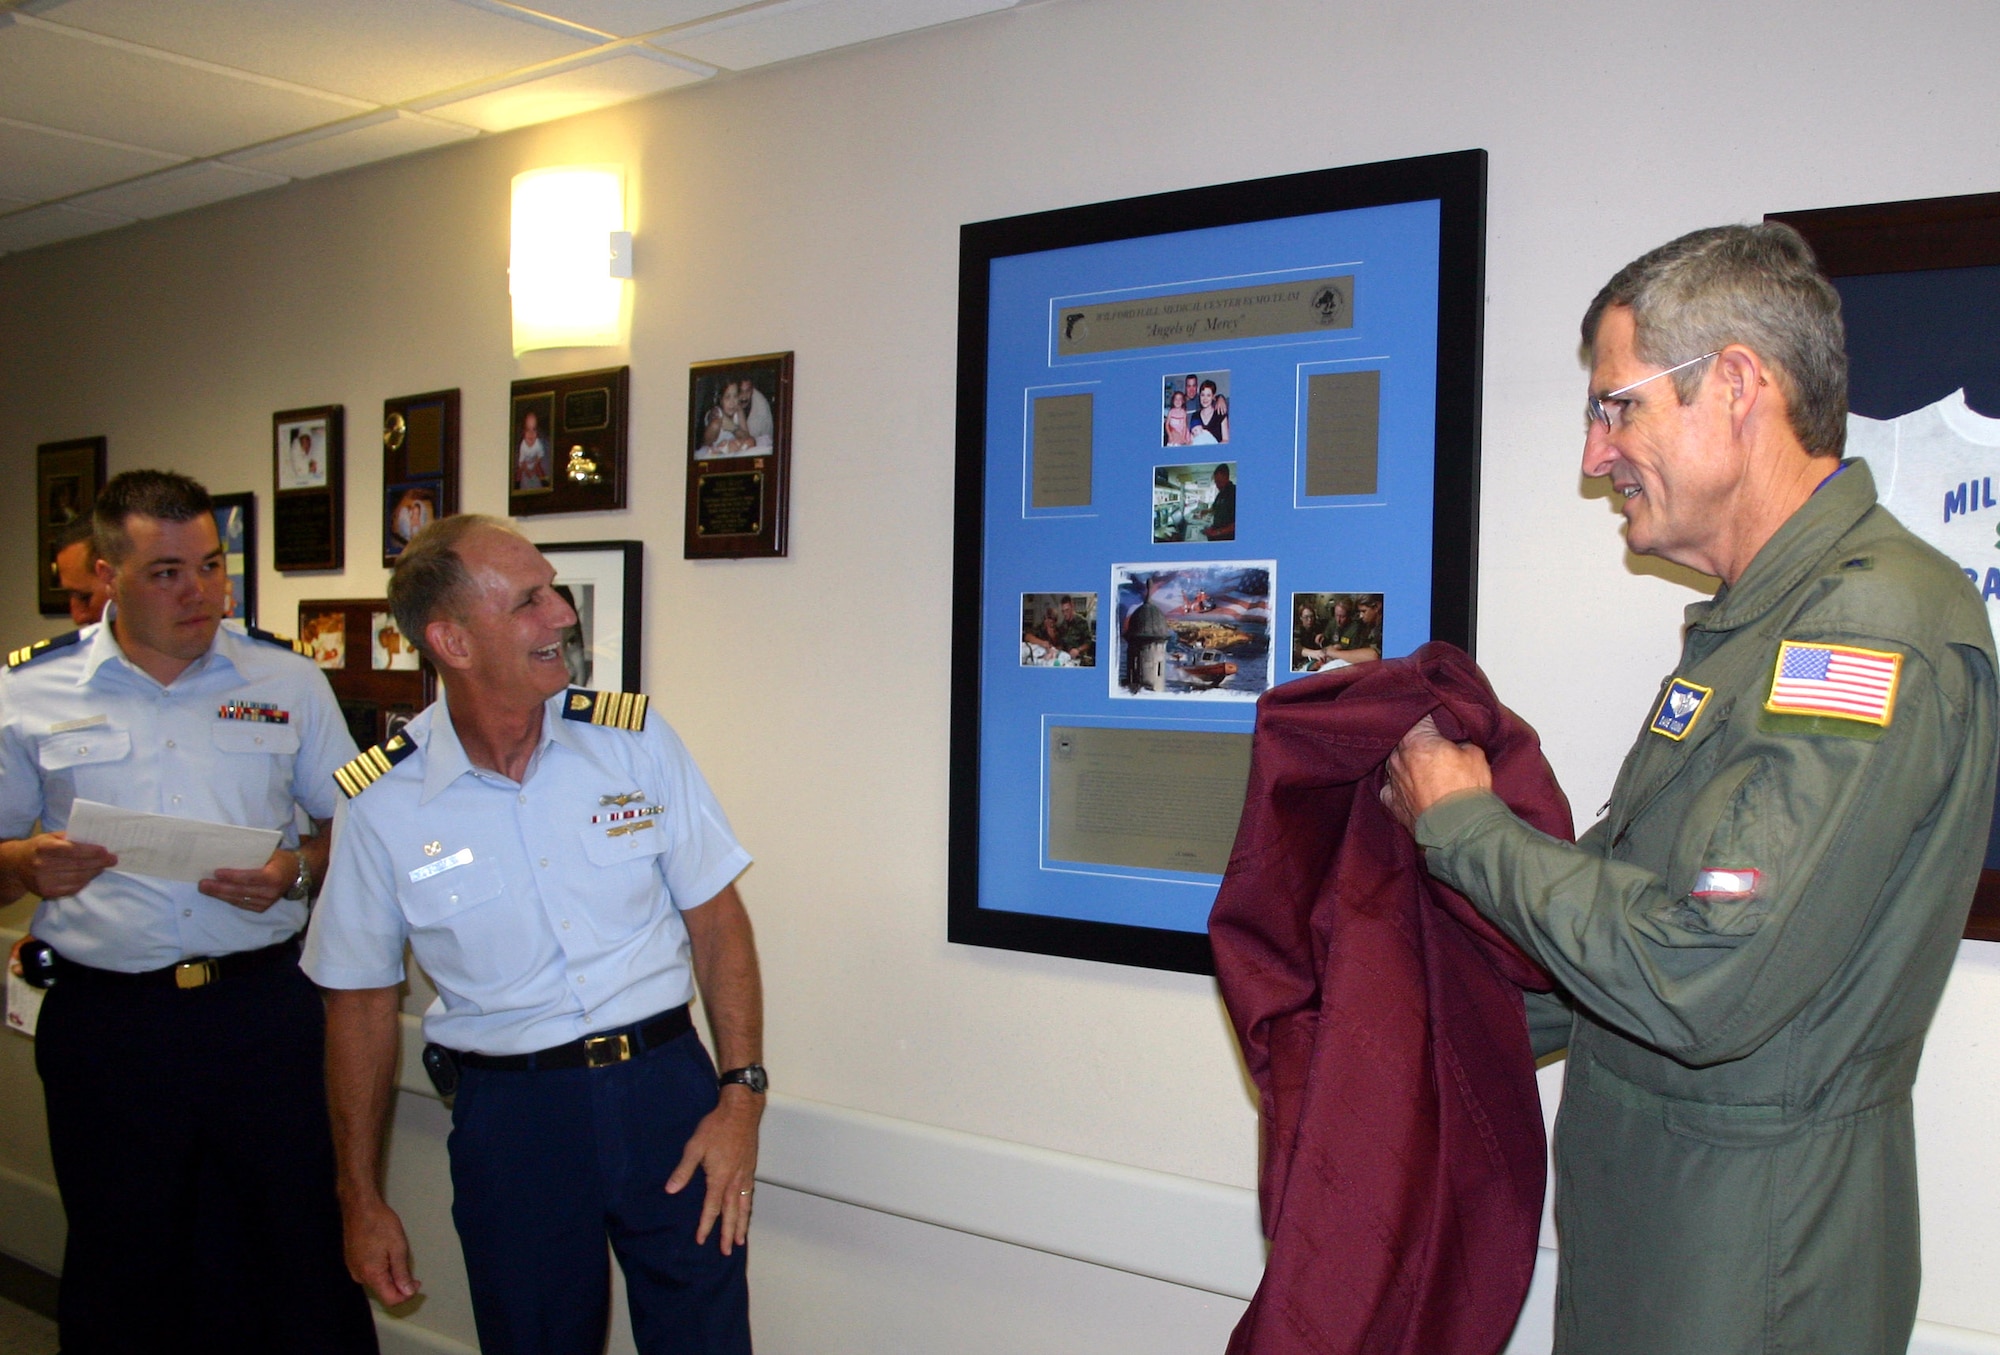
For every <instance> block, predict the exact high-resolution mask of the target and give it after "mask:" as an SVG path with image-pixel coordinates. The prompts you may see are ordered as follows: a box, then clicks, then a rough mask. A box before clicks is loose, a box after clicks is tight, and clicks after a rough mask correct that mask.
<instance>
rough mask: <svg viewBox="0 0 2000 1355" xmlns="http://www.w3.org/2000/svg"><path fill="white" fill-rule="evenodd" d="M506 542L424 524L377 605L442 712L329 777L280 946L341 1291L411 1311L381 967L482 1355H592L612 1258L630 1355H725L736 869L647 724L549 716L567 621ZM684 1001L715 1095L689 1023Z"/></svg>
mask: <svg viewBox="0 0 2000 1355" xmlns="http://www.w3.org/2000/svg"><path fill="white" fill-rule="evenodd" d="M553 581H554V571H553V570H552V569H551V568H550V567H549V564H548V562H547V561H546V560H544V559H543V558H542V556H541V554H540V552H538V551H537V550H535V548H534V547H533V546H532V545H530V544H529V543H528V542H527V541H526V540H525V539H524V538H522V537H521V536H520V535H519V534H518V533H517V532H515V531H514V530H513V529H512V528H511V527H509V526H508V525H507V524H506V523H504V522H502V521H499V520H497V519H490V518H480V517H476V516H470V515H467V516H459V517H451V518H444V519H441V520H439V521H438V522H436V523H434V524H433V525H432V526H430V527H428V528H426V529H425V530H424V532H423V533H421V534H420V535H419V536H418V537H417V539H416V540H415V541H413V542H412V543H411V545H410V546H409V548H408V549H406V550H405V551H404V553H403V556H402V558H401V560H400V561H399V562H398V564H397V566H396V572H395V576H394V577H393V579H392V580H391V582H390V586H389V601H390V606H391V608H392V609H393V610H394V611H395V613H396V619H397V622H398V625H399V626H400V628H401V629H402V631H403V633H404V634H405V635H407V636H410V637H411V638H412V639H415V640H417V641H418V643H419V645H420V647H421V648H422V649H423V650H424V652H425V653H426V654H427V655H428V656H429V657H430V658H431V660H432V662H433V663H434V664H435V665H436V666H437V668H438V671H439V673H440V676H441V678H442V681H443V687H444V695H443V697H442V699H440V700H439V701H438V702H437V703H436V704H434V705H432V706H431V707H430V708H429V709H428V710H426V711H425V712H423V713H422V714H421V715H419V716H418V717H417V718H416V719H415V720H413V721H412V722H411V723H410V725H409V727H408V728H407V729H406V730H404V732H403V733H402V735H400V736H399V738H397V739H393V740H391V741H390V742H389V743H388V744H386V745H384V746H383V747H382V748H379V749H372V750H370V752H369V753H367V754H364V755H363V756H362V757H361V758H359V759H357V760H356V761H355V763H353V764H352V765H351V766H350V767H348V768H346V769H343V771H342V773H341V774H340V781H341V785H342V789H343V790H344V791H346V792H347V794H348V795H349V796H350V797H351V798H350V799H349V800H348V801H347V803H346V805H345V806H344V809H343V812H342V816H341V818H340V819H339V820H338V822H337V824H336V827H335V830H334V836H335V845H334V853H333V863H332V865H331V867H330V870H329V876H328V881H327V887H326V890H325V892H324V894H323V895H322V897H321V901H320V905H319V909H318V911H317V913H316V915H315V918H314V922H313V928H312V933H311V936H310V939H309V940H308V942H307V946H306V959H305V968H306V971H307V972H308V973H309V974H310V975H311V976H312V977H313V979H314V980H315V981H317V982H318V983H319V984H320V985H321V986H322V987H324V988H326V989H327V990H329V993H328V998H329V1001H328V1058H329V1086H330V1087H331V1089H332V1097H333V1113H334V1126H335V1129H334V1133H335V1141H336V1145H337V1148H338V1151H339V1153H340V1158H341V1197H342V1206H343V1212H344V1215H345V1220H346V1229H347V1254H348V1263H349V1267H350V1269H352V1270H353V1271H354V1273H355V1274H356V1275H357V1276H359V1277H361V1278H362V1279H363V1281H364V1282H365V1283H366V1284H367V1285H368V1286H369V1288H371V1289H372V1290H373V1291H374V1292H375V1293H376V1295H377V1296H378V1297H380V1298H381V1299H382V1300H383V1301H384V1302H386V1303H396V1302H400V1301H402V1300H404V1299H407V1298H408V1297H410V1296H411V1295H413V1294H414V1293H415V1292H416V1288H417V1285H416V1281H415V1279H414V1278H413V1277H412V1276H411V1275H410V1270H409V1254H408V1245H407V1242H406V1240H405V1238H404V1234H403V1230H402V1225H401V1223H400V1221H399V1220H398V1219H397V1217H396V1215H395V1213H394V1211H393V1210H391V1209H390V1208H389V1206H388V1204H387V1203H386V1201H385V1200H384V1199H383V1198H382V1195H381V1191H380V1185H379V1181H380V1171H381V1162H382V1150H383V1129H384V1122H385V1115H386V1112H387V1108H388V1104H389V1098H390V1096H391V1094H392V1082H391V1077H392V1073H393V1069H394V1063H395V1051H396V1047H397V1025H396V1021H397V1010H398V990H397V987H396V985H397V984H398V983H400V982H401V981H402V978H403V947H404V944H405V942H406V941H407V942H408V943H409V945H410V946H411V948H412V949H413V950H414V951H415V953H416V957H417V959H418V961H419V962H420V963H421V964H422V965H423V967H424V970H425V972H426V973H427V974H428V975H429V976H430V978H431V979H432V981H433V982H434V983H435V984H436V986H437V989H438V998H437V1001H436V1002H435V1003H433V1004H432V1006H431V1008H430V1010H429V1011H428V1012H427V1013H426V1014H425V1017H424V1034H425V1036H426V1038H427V1039H428V1040H429V1041H431V1042H432V1043H433V1044H435V1045H438V1046H442V1047H443V1049H444V1050H447V1051H450V1055H449V1061H450V1063H451V1064H453V1065H455V1066H456V1068H457V1070H458V1076H459V1079H460V1080H459V1083H458V1087H457V1096H456V1101H455V1104H454V1106H453V1112H452V1122H453V1131H452V1137H451V1143H450V1149H451V1161H452V1184H453V1191H454V1203H453V1207H452V1213H453V1218H454V1221H455V1222H456V1223H457V1225H458V1231H459V1238H460V1242H461V1244H462V1246H463V1248H464V1252H465V1259H466V1271H467V1276H468V1278H469V1280H470V1282H471V1288H472V1301H473V1311H474V1315H475V1318H476V1320H477V1323H478V1327H479V1338H480V1345H481V1348H482V1350H484V1351H486V1352H487V1355H501V1353H502V1352H544V1351H546V1352H550V1353H551V1355H554V1353H555V1352H569V1351H577V1350H594V1349H598V1348H599V1347H600V1346H601V1345H602V1343H603V1340H604V1330H605V1322H606V1315H607V1307H608V1300H609V1267H608V1265H607V1262H606V1259H605V1243H606V1240H607V1238H608V1239H609V1241H610V1245H611V1248H612V1250H613V1251H614V1252H615V1253H616V1255H617V1256H618V1258H619V1262H620V1264H621V1265H622V1266H623V1267H624V1270H625V1274H626V1282H627V1288H628V1291H629V1293H630V1296H631V1307H632V1322H633V1329H634V1333H635V1336H636V1338H637V1341H638V1344H639V1348H640V1349H641V1350H642V1351H646V1352H664V1351H732V1352H733V1351H744V1352H747V1351H748V1349H749V1326H748V1299H747V1289H746V1285H745V1280H744V1260H745V1257H744V1246H743V1244H744V1242H745V1239H746V1237H747V1234H748V1227H749V1216H750V1202H751V1193H750V1192H751V1190H752V1188H753V1173H754V1170H755V1165H756V1142H757V1125H758V1120H759V1117H760V1116H761V1114H762V1109H763V1095H762V1092H763V1088H764V1085H765V1082H764V1073H763V1069H762V1067H761V1066H758V1059H759V1057H760V1045H761V1021H762V1007H761V995H760V991H759V988H758V977H757V964H756V950H755V945H754V942H753V940H752V937H751V932H750V926H749V920H748V917H747V915H746V914H745V913H744V910H743V906H742V903H741V901H740V900H739V899H738V898H737V895H736V891H735V888H734V885H733V881H734V880H735V878H736V877H737V876H738V875H739V874H740V873H741V872H742V871H743V869H744V867H746V866H747V865H748V864H749V862H750V857H749V855H748V853H746V852H745V851H744V850H743V848H742V847H741V846H739V845H738V844H737V842H736V839H735V837H734V836H733V835H732V834H731V832H730V829H729V824H728V821H727V820H726V819H725V818H724V816H723V813H722V810H721V807H720V806H719V805H718V804H717V803H716V801H715V797H714V796H713V795H712V794H711V793H710V791H709V788H708V785H707V783H706V782H705V781H704V780H703V779H702V775H701V773H700V771H699V770H698V769H697V768H696V767H695V765H694V762H693V760H692V759H691V758H690V757H689V756H688V753H687V750H686V749H685V748H684V747H683V746H682V744H681V742H680V740H679V738H677V737H676V736H675V734H674V733H673V731H672V730H671V729H669V728H668V727H667V725H666V723H665V722H664V721H663V720H661V719H660V718H659V717H658V716H656V715H654V716H649V715H648V714H647V711H646V701H645V698H644V697H641V696H636V695H632V694H627V693H617V692H586V691H582V690H579V689H574V688H570V687H569V686H568V670H567V668H566V667H565V665H564V662H563V656H562V641H563V638H564V634H565V632H567V631H568V630H569V628H570V627H571V626H573V625H574V624H575V623H576V614H575V613H574V612H573V611H572V610H571V609H570V606H569V604H568V603H567V602H565V601H564V600H563V598H562V597H561V595H560V594H559V593H557V592H556V591H555V590H554V588H553V587H552V584H553ZM697 983H698V984H699V986H700V989H701V993H702V997H703V1003H704V1008H705V1010H706V1011H707V1012H708V1014H709V1020H710V1027H711V1032H712V1034H713V1036H714V1038H715V1042H716V1046H717V1052H718V1054H719V1056H720V1061H721V1064H722V1066H723V1067H724V1068H725V1069H728V1070H729V1071H728V1072H726V1073H724V1074H722V1075H721V1078H720V1079H718V1076H717V1074H716V1072H715V1064H714V1063H712V1062H711V1061H710V1059H709V1056H708V1054H707V1051H706V1050H704V1049H703V1047H702V1045H701V1042H700V1040H699V1038H698V1037H697V1036H696V1035H695V1034H694V1032H693V1029H692V1026H691V1024H690V1022H689V1020H688V1015H687V1003H688V1001H689V999H690V998H691V997H693V996H694V992H695V988H696V985H697Z"/></svg>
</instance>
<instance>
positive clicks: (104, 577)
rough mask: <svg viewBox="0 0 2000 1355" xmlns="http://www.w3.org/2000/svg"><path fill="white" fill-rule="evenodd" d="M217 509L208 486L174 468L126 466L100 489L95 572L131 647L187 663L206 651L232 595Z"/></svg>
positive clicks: (95, 520) (93, 521)
mask: <svg viewBox="0 0 2000 1355" xmlns="http://www.w3.org/2000/svg"><path fill="white" fill-rule="evenodd" d="M213 509H214V504H213V502H212V501H211V500H210V498H209V496H208V491H207V490H206V489H203V488H202V487H201V485H200V484H198V483H197V482H195V481H194V480H191V479H189V478H188V477H187V476H185V475H180V474H177V473H176V472H174V471H163V470H133V471H126V472H124V473H123V474H121V475H114V476H112V477H111V482H110V483H109V484H107V485H105V486H104V489H103V490H102V492H100V493H99V494H98V496H97V505H96V507H95V508H93V509H92V510H91V527H92V539H93V540H94V542H95V543H96V548H97V554H98V556H99V559H98V562H97V576H98V578H99V579H100V580H101V581H103V582H104V583H105V585H106V586H108V587H109V589H110V592H111V600H112V601H113V602H115V603H116V604H117V605H118V612H117V616H118V639H119V643H120V644H122V645H124V646H125V647H126V648H127V650H128V651H140V652H142V651H147V650H150V651H152V652H153V653H156V654H161V655H165V656H167V657H169V658H172V659H176V660H180V661H183V662H192V661H193V660H195V659H198V658H200V657H201V656H202V655H203V654H205V653H207V652H208V647H209V644H210V643H211V642H212V641H213V640H214V639H215V629H216V627H217V626H219V625H221V624H222V616H223V613H224V611H226V610H227V608H228V598H229V573H228V569H227V566H226V564H225V560H224V556H223V552H222V538H221V536H220V535H219V534H218V533H217V532H216V529H215V516H214V512H213Z"/></svg>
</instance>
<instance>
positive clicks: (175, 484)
mask: <svg viewBox="0 0 2000 1355" xmlns="http://www.w3.org/2000/svg"><path fill="white" fill-rule="evenodd" d="M214 506H215V501H214V500H213V499H211V498H209V496H208V491H207V490H206V489H203V488H202V486H201V482H200V481H198V480H191V479H189V478H188V477H187V476H185V475H182V474H181V473H180V472H178V471H170V470H128V471H123V472H121V473H119V474H117V475H114V476H112V477H111V479H110V482H109V483H107V484H106V485H105V486H104V488H103V489H100V490H99V491H97V502H96V503H95V504H93V505H92V506H91V510H90V526H91V539H92V546H91V549H92V550H93V551H95V552H96V554H97V557H98V558H99V559H101V560H109V561H110V562H111V563H112V564H113V565H117V564H120V563H122V562H123V561H124V559H125V556H126V555H127V554H128V553H130V551H131V549H132V538H131V537H130V536H128V535H126V532H125V519H127V518H129V517H135V516H136V517H143V518H156V519H158V520H159V521H161V522H193V521H194V520H195V519H197V518H202V517H206V516H207V515H208V514H209V513H210V512H211V511H213V509H214Z"/></svg>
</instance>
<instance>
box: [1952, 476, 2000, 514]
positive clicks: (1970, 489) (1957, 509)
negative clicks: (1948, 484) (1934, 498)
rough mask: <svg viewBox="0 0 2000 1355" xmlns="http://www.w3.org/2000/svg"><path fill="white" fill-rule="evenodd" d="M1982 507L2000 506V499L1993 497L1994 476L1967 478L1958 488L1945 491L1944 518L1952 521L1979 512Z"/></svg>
mask: <svg viewBox="0 0 2000 1355" xmlns="http://www.w3.org/2000/svg"><path fill="white" fill-rule="evenodd" d="M1982 508H2000V499H1996V498H1994V497H1993V477H1992V476H1990V475H1989V476H1985V477H1983V478H1981V479H1978V480H1967V481H1965V482H1964V483H1963V484H1961V485H1959V487H1958V488H1957V489H1947V490H1946V491H1945V492H1944V520H1945V521H1946V522H1950V521H1951V520H1952V519H1953V518H1955V517H1960V518H1962V517H1964V516H1965V515H1966V514H1967V513H1977V512H1978V511H1979V510H1980V509H1982Z"/></svg>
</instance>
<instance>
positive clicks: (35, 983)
mask: <svg viewBox="0 0 2000 1355" xmlns="http://www.w3.org/2000/svg"><path fill="white" fill-rule="evenodd" d="M21 977H22V978H23V979H24V980H26V981H27V984H28V986H29V987H30V988H47V987H48V986H49V985H51V984H53V983H54V982H55V981H56V948H55V947H54V946H52V945H50V944H49V943H48V942H46V941H37V940H36V939H35V938H34V937H32V936H31V937H29V938H28V941H27V944H26V945H24V946H22V947H21Z"/></svg>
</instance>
